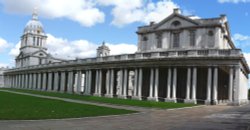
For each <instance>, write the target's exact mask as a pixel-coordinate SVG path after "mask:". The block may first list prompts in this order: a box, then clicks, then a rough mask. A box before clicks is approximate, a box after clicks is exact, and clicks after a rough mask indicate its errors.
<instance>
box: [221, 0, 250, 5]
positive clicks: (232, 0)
mask: <svg viewBox="0 0 250 130" xmlns="http://www.w3.org/2000/svg"><path fill="white" fill-rule="evenodd" d="M218 2H219V3H235V4H237V3H247V2H250V0H218Z"/></svg>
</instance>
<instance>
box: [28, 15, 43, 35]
mask: <svg viewBox="0 0 250 130" xmlns="http://www.w3.org/2000/svg"><path fill="white" fill-rule="evenodd" d="M27 33H33V34H41V35H44V30H43V25H42V23H41V22H40V21H39V20H38V16H37V14H36V13H33V15H32V19H31V20H30V21H29V22H28V23H27V24H26V26H25V29H24V34H27Z"/></svg>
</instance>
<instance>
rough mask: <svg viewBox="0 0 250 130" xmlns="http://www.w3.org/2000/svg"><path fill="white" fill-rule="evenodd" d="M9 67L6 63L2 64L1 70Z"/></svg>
mask: <svg viewBox="0 0 250 130" xmlns="http://www.w3.org/2000/svg"><path fill="white" fill-rule="evenodd" d="M8 66H9V65H8V64H6V63H0V68H6V67H8Z"/></svg>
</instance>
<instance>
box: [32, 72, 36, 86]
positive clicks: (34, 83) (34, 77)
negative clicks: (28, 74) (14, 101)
mask: <svg viewBox="0 0 250 130" xmlns="http://www.w3.org/2000/svg"><path fill="white" fill-rule="evenodd" d="M36 87H37V74H36V73H34V74H33V85H32V89H36Z"/></svg>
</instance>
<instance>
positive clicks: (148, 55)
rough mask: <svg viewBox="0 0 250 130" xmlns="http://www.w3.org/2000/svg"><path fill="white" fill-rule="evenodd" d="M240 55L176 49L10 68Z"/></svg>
mask: <svg viewBox="0 0 250 130" xmlns="http://www.w3.org/2000/svg"><path fill="white" fill-rule="evenodd" d="M241 55H242V53H241V50H240V49H230V50H229V49H227V50H220V49H207V50H184V51H183V50H180V51H178V50H176V51H161V52H144V53H143V52H142V53H135V54H123V55H114V56H107V57H96V58H86V59H76V60H69V61H64V62H57V63H51V64H43V65H36V66H29V67H23V68H14V69H10V70H13V71H15V70H19V69H29V68H37V67H40V68H42V67H50V66H63V65H72V64H85V63H96V62H112V61H124V60H136V59H154V58H182V57H225V56H230V57H233V56H235V57H240V56H241Z"/></svg>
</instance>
